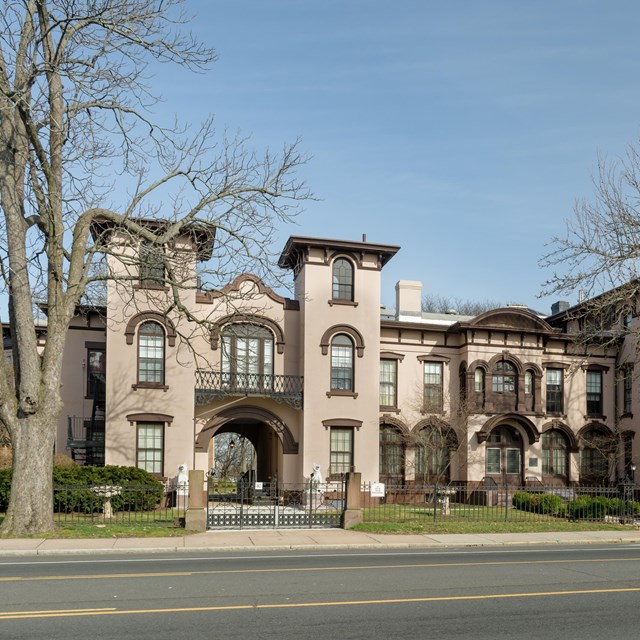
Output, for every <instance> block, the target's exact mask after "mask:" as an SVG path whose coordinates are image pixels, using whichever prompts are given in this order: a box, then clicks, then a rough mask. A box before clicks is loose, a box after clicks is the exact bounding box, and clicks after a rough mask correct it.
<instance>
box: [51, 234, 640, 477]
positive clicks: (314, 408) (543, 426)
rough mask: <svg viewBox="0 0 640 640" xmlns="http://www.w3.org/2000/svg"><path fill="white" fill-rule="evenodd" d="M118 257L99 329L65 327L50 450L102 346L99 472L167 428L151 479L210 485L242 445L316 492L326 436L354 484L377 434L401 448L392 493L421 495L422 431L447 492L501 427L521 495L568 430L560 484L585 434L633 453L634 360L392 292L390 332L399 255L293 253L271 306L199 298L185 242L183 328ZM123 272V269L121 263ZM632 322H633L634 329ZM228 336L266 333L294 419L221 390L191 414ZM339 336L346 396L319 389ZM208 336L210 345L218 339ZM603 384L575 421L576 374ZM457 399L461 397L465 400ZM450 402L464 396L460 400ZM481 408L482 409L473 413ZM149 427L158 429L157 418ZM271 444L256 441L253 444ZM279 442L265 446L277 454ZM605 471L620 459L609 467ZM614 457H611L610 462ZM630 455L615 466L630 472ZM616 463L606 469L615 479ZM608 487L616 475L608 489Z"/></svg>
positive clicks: (90, 320) (559, 334) (314, 245)
mask: <svg viewBox="0 0 640 640" xmlns="http://www.w3.org/2000/svg"><path fill="white" fill-rule="evenodd" d="M112 242H114V243H116V245H117V246H118V249H119V250H118V254H119V255H118V256H116V255H112V256H110V257H109V266H110V268H111V269H112V272H113V273H114V274H116V275H118V276H120V277H122V276H124V277H125V278H126V279H125V280H121V281H111V282H110V283H109V285H108V292H107V295H108V298H107V299H108V305H107V318H106V322H105V321H104V320H98V319H97V316H96V317H88V316H79V317H78V318H77V319H76V320H74V322H73V324H72V327H71V331H70V333H69V339H68V343H67V349H66V351H65V361H64V372H65V373H64V385H63V399H64V403H65V414H66V415H65V416H63V418H62V419H61V422H60V427H59V430H58V443H57V448H58V449H59V450H62V449H64V448H65V443H66V437H67V436H66V416H67V415H85V416H86V415H87V411H88V406H87V399H86V398H85V395H86V394H85V391H86V371H85V370H84V369H83V367H82V362H83V359H85V358H86V348H87V344H90V343H94V342H99V341H104V342H106V354H107V382H106V463H107V464H121V465H135V464H136V462H137V459H136V425H137V424H138V423H139V422H140V421H143V422H144V421H154V420H157V421H163V423H164V424H165V428H164V466H163V469H162V474H161V475H163V476H167V477H172V476H175V475H176V473H177V468H178V465H180V464H183V463H186V464H187V465H188V467H189V468H192V467H197V468H202V469H205V470H207V469H208V468H209V466H210V465H211V462H212V453H211V438H212V437H213V436H214V435H215V434H216V433H222V432H224V431H232V430H234V429H236V430H238V432H239V433H242V434H243V435H246V437H249V438H250V439H252V442H253V443H254V444H255V445H256V446H259V447H261V448H263V449H269V450H271V451H272V454H271V455H270V457H269V461H268V465H267V467H268V468H267V469H266V471H263V473H264V475H265V478H264V479H272V478H273V477H275V476H277V477H278V478H279V479H286V480H287V481H294V480H300V479H303V478H308V477H309V475H310V473H311V471H312V470H313V468H314V465H319V466H320V472H321V474H322V476H323V477H331V476H332V474H333V473H334V472H335V469H332V460H331V433H332V429H348V430H351V432H352V434H353V460H352V467H353V468H354V469H355V470H357V471H360V472H361V473H362V477H363V480H365V481H376V480H378V478H379V477H380V471H381V470H380V468H379V454H380V444H379V442H380V440H379V439H380V425H381V424H384V425H390V426H393V427H394V428H396V429H397V430H398V433H400V434H401V435H402V439H403V446H404V453H403V455H404V459H403V465H404V471H403V474H402V478H401V480H402V481H407V482H418V481H419V480H420V478H419V477H418V474H417V473H416V465H417V458H416V455H417V454H416V451H417V449H416V443H418V442H419V441H420V436H421V434H423V433H424V430H425V429H431V428H435V427H434V425H436V426H437V427H438V428H442V429H444V431H447V430H450V431H451V433H454V434H455V435H456V438H457V443H458V444H457V445H456V447H453V448H451V451H450V459H451V462H450V466H449V469H448V473H447V475H448V479H450V480H453V481H469V482H479V481H481V480H482V479H483V478H484V477H486V475H487V469H488V467H487V448H488V441H489V440H490V438H491V434H492V433H496V431H495V430H497V429H500V428H501V427H502V426H505V427H508V428H509V429H512V430H513V431H514V432H515V433H517V434H519V437H520V438H521V440H522V443H523V444H522V459H521V473H520V475H521V477H522V480H525V479H527V480H528V481H544V480H545V477H544V476H543V473H542V460H543V457H544V451H543V439H544V438H543V436H542V434H544V433H545V432H547V431H548V430H549V429H552V428H557V429H561V430H564V433H565V434H567V438H568V439H569V440H570V444H571V446H570V450H569V451H568V453H567V459H568V468H569V472H568V481H569V482H577V481H580V480H581V477H580V468H579V467H580V446H581V444H580V443H581V440H580V438H581V434H583V433H584V430H585V429H586V428H588V427H589V425H593V424H596V425H598V426H599V428H604V429H608V430H609V431H610V432H611V433H617V432H620V431H626V432H628V434H629V438H630V441H631V449H630V451H631V456H632V457H633V459H634V460H635V459H636V456H637V455H638V454H637V450H638V446H639V445H638V443H637V442H636V439H635V438H634V437H632V435H635V431H636V428H635V422H634V418H633V416H634V415H638V414H640V407H638V402H640V399H639V398H638V394H637V389H636V388H637V385H633V393H632V410H631V411H628V412H623V411H622V410H621V407H622V406H623V404H624V388H623V386H624V385H623V383H622V377H621V375H620V371H621V370H622V368H623V367H624V366H629V367H632V366H633V364H634V360H635V345H633V344H632V343H631V342H630V340H627V341H626V342H624V343H623V344H622V347H621V348H620V349H613V348H611V347H609V348H607V349H603V350H602V351H601V353H596V354H590V355H589V357H586V356H585V354H584V353H580V352H578V350H577V349H576V347H575V346H574V344H573V340H572V336H571V334H570V333H566V331H567V330H570V329H571V326H570V323H569V324H567V323H564V324H563V323H562V322H555V323H554V324H553V326H552V325H551V324H549V323H547V322H546V321H545V320H544V319H542V318H540V317H539V316H537V315H536V314H534V313H532V312H531V311H529V310H526V309H522V308H518V307H512V308H507V309H500V310H494V311H491V312H488V313H485V314H482V315H480V316H478V317H476V318H471V317H464V316H459V315H456V314H424V313H422V311H421V309H420V301H421V285H420V283H418V282H415V281H402V282H400V283H399V284H398V288H397V304H396V307H397V309H396V316H395V319H384V320H382V321H381V318H380V273H381V269H382V268H383V267H384V264H385V263H386V261H387V260H388V259H390V258H391V257H392V256H393V255H394V253H395V251H397V249H398V248H397V247H392V246H390V245H373V244H371V243H367V242H365V241H363V242H352V243H346V242H343V241H334V240H323V239H308V238H295V237H294V238H292V239H290V241H289V242H288V244H287V247H286V248H285V251H284V252H283V256H282V257H281V266H284V267H286V268H290V269H292V271H293V273H294V290H295V300H289V299H286V298H283V297H281V296H279V295H277V294H275V293H274V292H273V291H271V290H270V289H269V288H268V287H266V286H265V285H264V284H263V283H261V282H260V280H259V279H258V278H256V277H255V276H248V275H244V276H239V277H238V278H236V279H235V280H234V281H233V282H232V283H229V285H228V286H227V287H225V288H224V289H222V290H221V291H220V292H212V293H209V294H206V295H205V294H202V293H199V292H197V291H196V287H195V273H196V260H195V253H194V249H193V246H192V244H190V242H191V240H188V239H184V241H183V242H177V243H176V244H175V245H174V246H173V247H172V249H171V252H173V253H172V254H171V255H174V256H175V258H176V261H177V262H179V263H180V265H181V267H180V268H181V269H182V271H181V273H182V277H183V279H184V283H185V285H186V287H187V288H186V289H185V291H184V292H183V294H182V295H183V303H184V304H185V306H186V308H187V309H188V310H189V311H190V312H191V313H192V314H193V315H194V317H196V318H199V319H200V322H189V321H187V320H185V319H184V317H183V316H182V315H179V314H177V313H176V312H171V313H168V314H165V313H164V311H163V310H164V309H166V308H168V307H169V306H170V304H169V303H170V297H169V296H170V294H171V292H170V291H168V290H165V289H164V288H162V287H161V288H151V289H150V288H145V287H140V286H135V285H136V274H137V271H136V269H137V267H135V265H134V262H135V259H134V258H135V251H136V250H137V248H136V247H135V246H134V245H133V244H131V243H130V242H128V240H127V239H126V238H123V237H120V238H119V237H118V236H117V234H114V236H113V237H112ZM128 257H129V258H131V259H128ZM339 259H346V260H348V261H349V262H350V264H351V265H352V267H353V273H354V278H353V285H354V289H353V299H352V300H347V301H345V300H336V299H334V294H333V290H332V285H333V266H334V264H335V261H336V260H339ZM148 320H151V321H154V322H158V323H159V324H161V325H162V326H163V327H164V331H165V349H166V351H165V353H166V359H165V381H164V384H163V385H155V386H153V385H151V386H150V385H144V384H143V385H141V384H139V381H138V379H137V376H138V342H137V341H138V330H139V327H140V325H141V323H142V322H144V321H148ZM634 321H635V320H634ZM232 322H252V323H256V324H261V325H262V326H264V327H267V328H268V329H269V331H271V332H272V334H273V336H274V345H275V346H274V358H273V365H274V366H273V373H274V375H276V376H303V377H304V405H303V407H302V408H300V407H297V406H295V405H293V404H291V403H287V402H283V401H282V399H281V398H280V399H278V398H275V396H273V395H271V396H270V395H269V394H265V395H264V396H263V397H257V396H251V395H247V396H246V397H244V396H242V395H239V394H237V393H236V394H233V393H225V392H224V390H223V389H222V390H218V391H219V392H220V393H218V395H217V396H215V397H214V396H210V397H208V399H207V400H206V401H203V402H196V395H197V394H196V389H197V380H198V379H199V378H198V377H197V372H198V371H199V370H201V371H202V370H204V371H220V369H221V354H222V347H221V341H220V337H219V336H220V335H221V333H222V332H223V331H224V328H225V327H226V326H228V325H229V323H232ZM338 334H344V335H349V336H351V338H352V340H353V344H354V386H353V389H351V390H347V391H346V392H345V391H344V390H336V389H332V388H331V343H332V340H333V339H334V338H335V336H336V335H338ZM216 336H217V338H216ZM381 358H383V359H392V360H394V361H395V362H396V366H397V379H396V398H397V400H396V402H395V405H394V406H385V407H381V406H380V395H379V390H380V360H381ZM501 360H505V361H507V362H509V363H511V364H512V365H513V367H514V369H515V371H516V377H517V393H515V394H511V395H510V394H496V393H493V391H492V378H493V376H494V375H495V373H496V363H497V362H499V361H501ZM425 363H439V365H440V366H441V368H442V406H441V408H439V409H437V410H434V409H433V407H431V408H429V407H425V405H424V388H425V387H424V382H425ZM476 368H480V369H482V370H483V371H484V372H485V378H484V380H485V389H484V394H481V393H478V392H477V391H476V390H475V385H474V380H475V378H474V376H475V369H476ZM550 368H551V369H561V370H562V371H563V378H562V380H563V400H564V404H563V408H562V411H561V412H558V413H550V412H548V411H547V406H546V399H547V398H546V396H547V384H546V375H547V370H548V369H550ZM594 368H595V369H596V370H598V371H600V372H601V376H602V382H603V386H602V399H603V411H602V415H600V416H597V417H596V416H589V415H587V410H586V406H587V388H586V380H587V370H589V369H591V370H594ZM526 371H529V372H531V375H532V381H533V386H532V390H533V393H532V394H528V393H525V388H524V379H525V372H526ZM461 385H462V387H461ZM461 389H462V391H461ZM482 397H484V403H483V402H482V401H481V400H482ZM154 416H155V417H154ZM265 434H268V437H267V436H266V435H265ZM275 438H277V440H275ZM615 455H616V456H617V454H615ZM614 457H615V456H614V455H613V454H612V456H611V458H612V460H613V458H614ZM628 457H629V451H627V458H628ZM621 460H622V458H621V457H615V460H613V464H614V465H615V466H616V467H617V469H616V471H617V473H618V475H620V474H624V469H623V468H622V466H621V465H622V463H621ZM611 479H613V475H612V477H611Z"/></svg>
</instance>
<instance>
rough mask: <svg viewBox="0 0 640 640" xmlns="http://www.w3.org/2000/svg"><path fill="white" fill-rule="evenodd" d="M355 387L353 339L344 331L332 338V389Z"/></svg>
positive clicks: (345, 389) (340, 389) (350, 388)
mask: <svg viewBox="0 0 640 640" xmlns="http://www.w3.org/2000/svg"><path fill="white" fill-rule="evenodd" d="M353 389H354V385H353V341H352V340H351V338H350V337H349V336H347V335H345V334H344V333H339V334H337V335H336V336H334V337H333V340H331V390H332V391H353Z"/></svg>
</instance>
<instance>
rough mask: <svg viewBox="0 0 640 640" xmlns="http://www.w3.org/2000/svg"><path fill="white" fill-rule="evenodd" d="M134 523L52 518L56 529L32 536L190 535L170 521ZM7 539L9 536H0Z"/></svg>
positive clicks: (133, 536) (0, 521)
mask: <svg viewBox="0 0 640 640" xmlns="http://www.w3.org/2000/svg"><path fill="white" fill-rule="evenodd" d="M141 515H146V514H137V518H138V521H135V522H127V521H125V522H117V521H114V522H108V523H105V522H104V521H102V522H101V521H100V520H96V519H95V518H94V519H92V518H91V517H90V516H87V517H84V518H83V517H82V516H78V515H74V518H73V520H70V519H69V520H67V519H65V516H58V515H56V516H55V517H54V520H55V521H56V528H55V529H54V530H53V531H52V532H50V533H48V534H45V535H37V536H34V537H36V538H166V537H175V536H184V535H189V534H190V533H192V532H191V531H187V530H185V529H184V528H182V527H180V526H175V525H174V521H173V520H171V519H167V520H162V521H155V522H153V521H150V518H149V517H147V519H146V520H145V519H144V518H140V516H141ZM3 520H4V514H0V523H2V521H3ZM2 537H9V536H0V538H2Z"/></svg>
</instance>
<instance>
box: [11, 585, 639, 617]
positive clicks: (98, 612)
mask: <svg viewBox="0 0 640 640" xmlns="http://www.w3.org/2000/svg"><path fill="white" fill-rule="evenodd" d="M638 591H640V587H623V588H618V589H583V590H572V591H533V592H531V593H490V594H484V595H472V596H434V597H425V598H392V599H376V600H346V601H331V602H299V603H290V602H283V603H274V604H255V605H254V604H242V605H224V606H210V607H170V608H166V609H129V610H115V609H113V610H110V609H86V610H78V611H74V610H69V611H56V612H53V613H47V612H19V611H16V612H12V611H7V612H5V613H2V614H0V621H2V620H25V619H31V618H67V617H87V616H123V615H141V614H149V613H154V614H159V613H160V614H162V613H197V612H203V611H246V610H260V609H299V608H308V607H350V606H359V605H384V604H416V603H426V602H456V601H464V600H498V599H506V598H540V597H548V596H572V595H573V596H575V595H593V594H606V593H632V592H638Z"/></svg>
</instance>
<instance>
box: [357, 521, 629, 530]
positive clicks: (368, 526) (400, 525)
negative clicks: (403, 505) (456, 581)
mask: <svg viewBox="0 0 640 640" xmlns="http://www.w3.org/2000/svg"><path fill="white" fill-rule="evenodd" d="M353 530H354V531H364V532H367V533H531V532H542V531H628V530H629V525H621V524H609V523H605V522H585V521H584V520H582V521H569V520H562V519H557V520H553V521H542V522H536V521H524V522H486V521H481V520H451V521H446V520H443V519H440V520H438V521H437V522H426V521H421V522H416V521H413V522H365V523H363V524H359V525H356V526H355V527H353Z"/></svg>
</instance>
